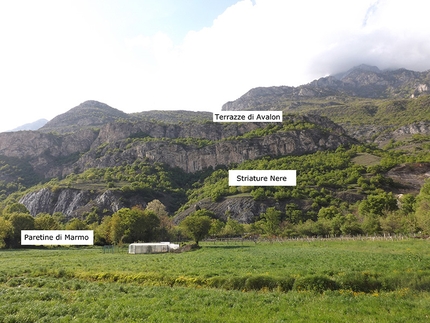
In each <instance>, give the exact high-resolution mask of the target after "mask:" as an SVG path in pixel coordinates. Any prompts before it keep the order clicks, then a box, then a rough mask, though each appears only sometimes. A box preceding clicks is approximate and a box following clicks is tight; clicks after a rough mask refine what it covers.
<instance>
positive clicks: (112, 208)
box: [19, 188, 146, 217]
mask: <svg viewBox="0 0 430 323" xmlns="http://www.w3.org/2000/svg"><path fill="white" fill-rule="evenodd" d="M19 203H22V204H23V205H25V206H26V207H27V209H28V210H29V211H30V213H31V214H32V215H33V216H34V215H37V214H38V213H50V214H53V213H55V212H60V213H63V214H64V215H65V216H66V217H79V216H82V215H83V214H85V213H88V212H91V210H92V209H93V208H94V207H95V208H97V209H98V210H104V211H105V212H108V213H114V212H116V211H118V210H119V209H121V208H123V207H131V206H135V205H141V206H142V207H145V206H146V203H145V202H144V201H143V200H142V199H140V198H139V197H138V196H135V197H131V198H129V199H124V198H123V197H122V194H121V193H120V192H118V191H111V190H107V191H105V192H93V191H87V190H77V189H69V188H61V189H57V190H54V191H52V190H50V189H48V188H43V189H41V190H38V191H35V192H31V193H29V194H27V195H25V196H23V197H22V198H21V199H20V201H19Z"/></svg>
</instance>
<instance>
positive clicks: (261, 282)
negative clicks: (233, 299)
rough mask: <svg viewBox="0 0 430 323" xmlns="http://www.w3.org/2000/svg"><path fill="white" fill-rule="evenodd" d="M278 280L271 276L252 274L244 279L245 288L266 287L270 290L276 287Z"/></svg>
mask: <svg viewBox="0 0 430 323" xmlns="http://www.w3.org/2000/svg"><path fill="white" fill-rule="evenodd" d="M277 286H278V282H277V281H276V279H274V278H273V277H269V276H254V277H249V278H247V279H246V281H245V290H248V291H249V290H261V289H263V288H268V289H270V290H274V289H276V287H277Z"/></svg>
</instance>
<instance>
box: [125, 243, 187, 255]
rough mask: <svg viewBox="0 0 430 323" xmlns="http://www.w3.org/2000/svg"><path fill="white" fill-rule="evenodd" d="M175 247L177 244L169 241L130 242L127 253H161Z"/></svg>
mask: <svg viewBox="0 0 430 323" xmlns="http://www.w3.org/2000/svg"><path fill="white" fill-rule="evenodd" d="M176 249H179V245H178V244H174V243H170V242H150V243H131V244H130V245H129V246H128V253H130V254H139V253H161V252H169V251H172V250H176Z"/></svg>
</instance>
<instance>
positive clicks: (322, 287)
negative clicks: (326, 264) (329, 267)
mask: <svg viewBox="0 0 430 323" xmlns="http://www.w3.org/2000/svg"><path fill="white" fill-rule="evenodd" d="M337 288H338V286H337V284H336V282H335V281H334V280H332V279H331V278H329V277H328V276H325V275H308V276H304V277H299V278H297V279H296V280H295V282H294V285H293V289H294V290H296V291H303V290H307V291H315V292H319V293H322V292H323V291H326V290H335V289H337Z"/></svg>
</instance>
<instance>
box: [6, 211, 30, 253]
mask: <svg viewBox="0 0 430 323" xmlns="http://www.w3.org/2000/svg"><path fill="white" fill-rule="evenodd" d="M9 221H10V223H11V225H12V228H13V230H12V237H11V241H10V246H11V247H19V246H20V245H21V230H34V218H33V217H32V216H31V215H30V214H27V213H13V214H11V215H10V217H9Z"/></svg>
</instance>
